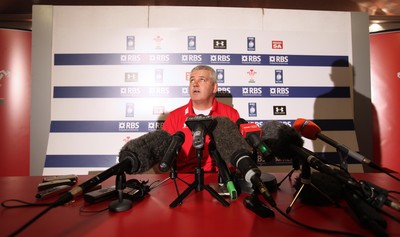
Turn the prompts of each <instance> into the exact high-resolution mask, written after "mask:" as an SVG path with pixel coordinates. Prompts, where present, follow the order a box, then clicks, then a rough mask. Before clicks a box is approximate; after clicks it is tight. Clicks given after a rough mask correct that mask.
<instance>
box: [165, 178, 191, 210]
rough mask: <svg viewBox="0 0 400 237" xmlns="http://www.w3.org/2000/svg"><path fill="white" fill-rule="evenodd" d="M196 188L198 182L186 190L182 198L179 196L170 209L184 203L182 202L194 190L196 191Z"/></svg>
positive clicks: (170, 205)
mask: <svg viewBox="0 0 400 237" xmlns="http://www.w3.org/2000/svg"><path fill="white" fill-rule="evenodd" d="M196 187H197V181H194V182H193V183H192V184H191V185H190V186H189V187H188V188H187V189H185V191H183V193H182V194H181V195H180V196H178V197H177V198H176V199H175V200H174V201H173V202H172V203H171V204H169V207H176V206H178V204H179V203H182V200H183V199H185V197H187V195H189V194H190V192H191V191H193V189H195V188H196Z"/></svg>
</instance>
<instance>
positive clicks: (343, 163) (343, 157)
mask: <svg viewBox="0 0 400 237" xmlns="http://www.w3.org/2000/svg"><path fill="white" fill-rule="evenodd" d="M336 151H337V152H338V153H339V157H340V167H342V168H343V169H344V170H346V171H347V168H348V165H347V158H348V157H349V155H348V154H345V153H344V152H343V151H341V150H340V149H339V148H337V149H336Z"/></svg>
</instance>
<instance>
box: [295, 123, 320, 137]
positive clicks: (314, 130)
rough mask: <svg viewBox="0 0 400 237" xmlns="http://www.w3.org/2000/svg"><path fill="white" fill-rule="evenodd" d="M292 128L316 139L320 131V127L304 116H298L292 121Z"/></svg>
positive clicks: (304, 135)
mask: <svg viewBox="0 0 400 237" xmlns="http://www.w3.org/2000/svg"><path fill="white" fill-rule="evenodd" d="M293 128H294V129H296V131H298V132H299V133H300V134H301V135H302V136H303V137H305V138H308V139H311V140H316V139H317V135H318V133H320V132H321V128H320V127H319V126H318V125H317V124H315V123H314V122H312V121H310V120H306V119H304V118H298V119H296V121H295V122H294V123H293Z"/></svg>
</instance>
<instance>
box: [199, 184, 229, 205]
mask: <svg viewBox="0 0 400 237" xmlns="http://www.w3.org/2000/svg"><path fill="white" fill-rule="evenodd" d="M204 188H205V189H206V190H207V191H208V192H209V193H210V194H211V195H212V196H213V197H215V198H216V199H217V200H218V201H219V202H220V203H221V204H222V205H224V206H225V207H228V206H229V205H230V204H229V202H227V201H226V200H225V199H224V198H223V197H221V195H219V194H218V193H217V192H216V191H215V190H214V189H213V188H211V186H210V185H206V186H204Z"/></svg>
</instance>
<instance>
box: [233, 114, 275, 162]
mask: <svg viewBox="0 0 400 237" xmlns="http://www.w3.org/2000/svg"><path fill="white" fill-rule="evenodd" d="M236 125H237V126H238V127H239V130H240V133H241V134H242V136H243V137H244V138H245V139H246V141H247V142H248V143H249V144H250V145H251V146H252V147H253V148H254V149H256V150H257V151H258V152H260V154H261V155H262V157H263V159H264V160H265V161H266V162H268V161H271V160H272V159H273V158H274V157H273V156H272V155H271V150H270V149H269V147H267V145H265V144H264V142H263V141H262V140H261V134H262V131H261V128H260V127H259V126H258V125H257V124H255V123H248V122H247V121H246V120H245V119H243V118H239V119H238V120H237V121H236Z"/></svg>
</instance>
